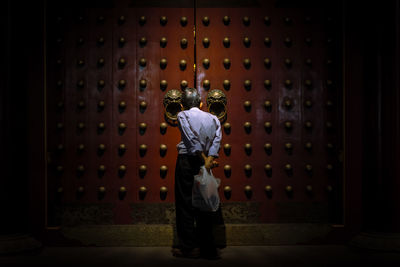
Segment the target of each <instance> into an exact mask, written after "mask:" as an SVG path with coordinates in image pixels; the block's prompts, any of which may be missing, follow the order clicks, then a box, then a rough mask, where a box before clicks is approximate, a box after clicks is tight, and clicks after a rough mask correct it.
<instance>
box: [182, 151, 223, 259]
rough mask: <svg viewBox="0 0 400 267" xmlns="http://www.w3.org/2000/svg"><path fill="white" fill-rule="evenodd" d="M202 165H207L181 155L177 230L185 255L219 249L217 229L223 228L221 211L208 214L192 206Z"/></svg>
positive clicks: (197, 159)
mask: <svg viewBox="0 0 400 267" xmlns="http://www.w3.org/2000/svg"><path fill="white" fill-rule="evenodd" d="M201 165H203V162H202V161H201V160H200V159H199V157H197V156H190V155H178V159H177V161H176V168H175V208H176V230H177V235H178V239H179V244H180V248H181V249H182V250H184V251H185V250H186V251H190V250H191V249H193V248H196V247H200V249H201V250H204V251H206V252H207V251H209V250H213V249H215V248H216V244H215V239H214V235H213V226H214V224H215V223H219V224H221V220H222V213H221V208H219V209H218V210H217V211H216V212H204V211H200V210H198V209H196V208H194V207H193V206H192V187H193V179H194V175H196V174H198V173H199V170H200V166H201ZM222 224H223V221H222Z"/></svg>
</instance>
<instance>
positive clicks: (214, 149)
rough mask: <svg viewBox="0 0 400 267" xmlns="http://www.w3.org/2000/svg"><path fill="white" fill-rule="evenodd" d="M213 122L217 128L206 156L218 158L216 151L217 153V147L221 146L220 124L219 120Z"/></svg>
mask: <svg viewBox="0 0 400 267" xmlns="http://www.w3.org/2000/svg"><path fill="white" fill-rule="evenodd" d="M214 121H215V124H216V126H217V129H216V131H215V136H214V139H213V141H212V144H211V147H210V149H209V150H208V156H212V157H214V158H218V151H219V147H220V145H221V139H222V132H221V123H220V122H219V120H218V119H215V120H214Z"/></svg>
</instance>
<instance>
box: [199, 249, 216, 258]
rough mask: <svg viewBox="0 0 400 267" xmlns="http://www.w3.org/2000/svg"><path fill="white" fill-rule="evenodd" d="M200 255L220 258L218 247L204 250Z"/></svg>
mask: <svg viewBox="0 0 400 267" xmlns="http://www.w3.org/2000/svg"><path fill="white" fill-rule="evenodd" d="M201 257H202V258H204V259H207V260H218V259H220V258H221V253H220V251H219V249H217V248H216V249H212V250H206V251H202V252H201Z"/></svg>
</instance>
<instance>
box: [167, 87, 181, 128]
mask: <svg viewBox="0 0 400 267" xmlns="http://www.w3.org/2000/svg"><path fill="white" fill-rule="evenodd" d="M181 100H182V93H181V92H180V91H178V90H176V89H172V90H169V91H168V92H167V93H166V94H165V96H164V101H163V104H164V117H165V120H166V121H167V122H168V123H169V124H171V125H173V126H176V125H177V124H178V118H177V115H178V113H179V112H180V111H181V110H182V106H181Z"/></svg>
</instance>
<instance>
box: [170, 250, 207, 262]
mask: <svg viewBox="0 0 400 267" xmlns="http://www.w3.org/2000/svg"><path fill="white" fill-rule="evenodd" d="M172 255H173V256H175V257H180V258H190V259H197V258H199V257H200V250H199V249H198V248H194V249H192V250H190V251H182V250H181V249H178V248H173V249H172Z"/></svg>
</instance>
